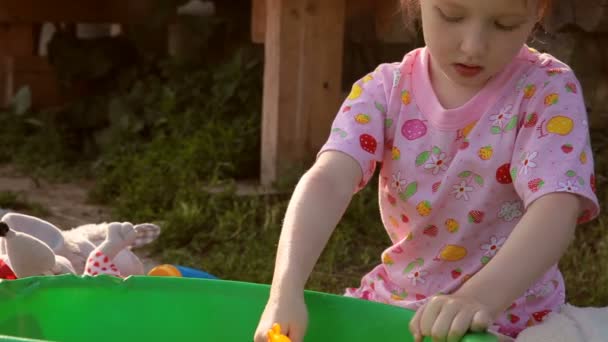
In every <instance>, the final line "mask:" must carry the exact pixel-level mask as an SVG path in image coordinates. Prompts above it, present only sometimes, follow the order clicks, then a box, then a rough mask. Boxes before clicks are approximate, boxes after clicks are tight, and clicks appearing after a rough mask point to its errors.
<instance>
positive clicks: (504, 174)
mask: <svg viewBox="0 0 608 342" xmlns="http://www.w3.org/2000/svg"><path fill="white" fill-rule="evenodd" d="M510 168H511V163H506V164H503V165H501V166H500V167H499V168H498V170H496V180H497V181H498V183H500V184H511V183H513V178H511V173H510Z"/></svg>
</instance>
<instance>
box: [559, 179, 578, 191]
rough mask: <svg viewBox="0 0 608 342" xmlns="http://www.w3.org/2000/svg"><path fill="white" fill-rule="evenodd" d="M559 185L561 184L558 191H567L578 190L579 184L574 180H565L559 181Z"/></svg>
mask: <svg viewBox="0 0 608 342" xmlns="http://www.w3.org/2000/svg"><path fill="white" fill-rule="evenodd" d="M558 185H559V187H558V188H557V191H567V192H576V191H578V186H576V183H574V182H572V181H571V180H567V181H565V182H559V183H558Z"/></svg>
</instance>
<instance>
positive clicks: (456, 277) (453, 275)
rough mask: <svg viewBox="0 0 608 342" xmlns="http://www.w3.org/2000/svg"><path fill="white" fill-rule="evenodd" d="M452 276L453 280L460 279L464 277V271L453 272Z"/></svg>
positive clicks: (455, 270)
mask: <svg viewBox="0 0 608 342" xmlns="http://www.w3.org/2000/svg"><path fill="white" fill-rule="evenodd" d="M450 274H451V275H452V279H458V278H460V276H461V275H462V270H461V269H460V268H457V269H454V270H452V272H451V273H450Z"/></svg>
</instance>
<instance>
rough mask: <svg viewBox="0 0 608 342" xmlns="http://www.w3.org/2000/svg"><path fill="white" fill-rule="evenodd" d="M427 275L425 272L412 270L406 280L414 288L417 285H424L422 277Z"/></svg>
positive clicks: (424, 281)
mask: <svg viewBox="0 0 608 342" xmlns="http://www.w3.org/2000/svg"><path fill="white" fill-rule="evenodd" d="M427 274H428V272H427V271H422V270H414V271H412V272H411V273H410V274H408V275H407V278H408V279H409V280H410V281H411V282H412V284H413V285H414V286H417V285H418V284H424V283H426V280H425V279H424V276H426V275H427Z"/></svg>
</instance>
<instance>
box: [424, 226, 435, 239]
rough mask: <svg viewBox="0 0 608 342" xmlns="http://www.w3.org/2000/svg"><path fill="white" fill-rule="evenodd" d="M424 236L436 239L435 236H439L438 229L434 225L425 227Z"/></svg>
mask: <svg viewBox="0 0 608 342" xmlns="http://www.w3.org/2000/svg"><path fill="white" fill-rule="evenodd" d="M423 234H424V235H428V236H430V237H436V236H437V234H439V228H437V226H436V225H434V224H432V225H430V226H427V227H426V228H424V232H423Z"/></svg>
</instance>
